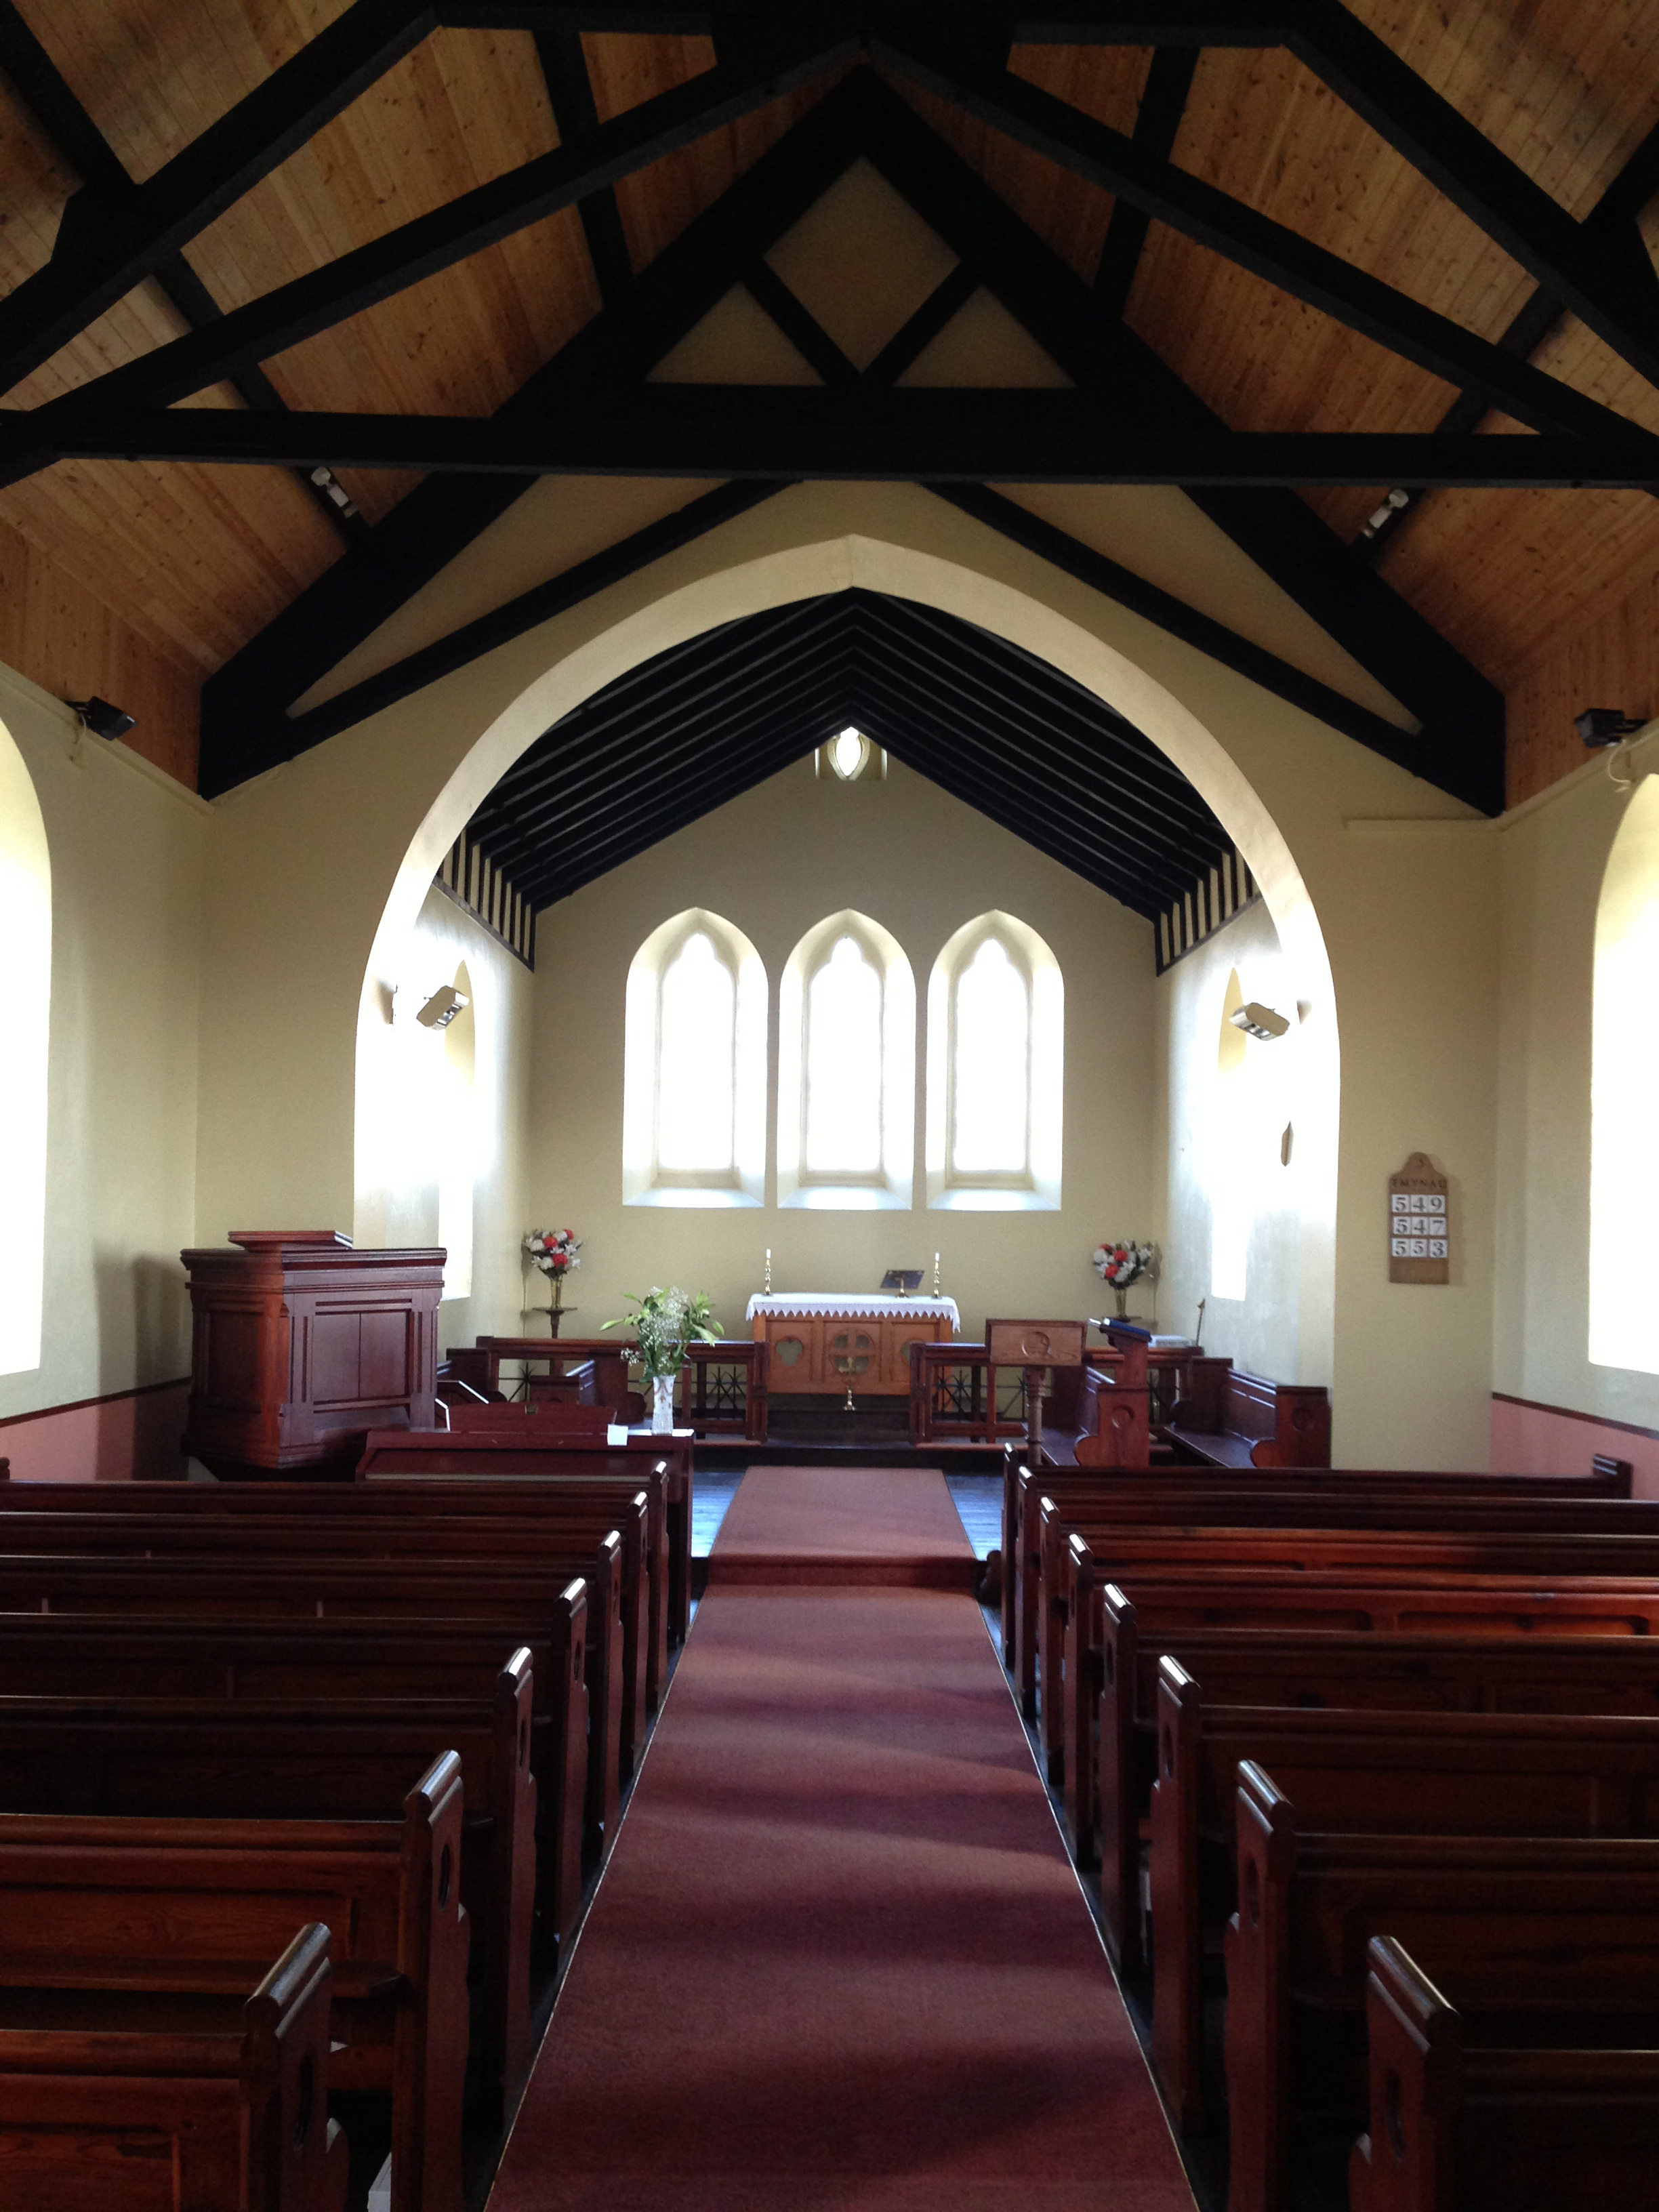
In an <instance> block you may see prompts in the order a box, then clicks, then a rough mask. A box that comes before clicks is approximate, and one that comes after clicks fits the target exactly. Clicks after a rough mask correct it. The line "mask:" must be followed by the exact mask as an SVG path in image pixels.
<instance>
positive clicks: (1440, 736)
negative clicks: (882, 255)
mask: <svg viewBox="0 0 1659 2212" xmlns="http://www.w3.org/2000/svg"><path fill="white" fill-rule="evenodd" d="M852 82H854V83H856V84H859V85H860V86H861V87H862V90H861V94H860V96H861V97H862V99H863V100H864V102H865V105H866V111H867V112H866V116H865V118H864V123H863V134H864V145H865V150H866V154H867V155H868V158H869V159H870V160H871V161H872V162H873V163H874V165H875V166H876V167H877V168H878V169H879V170H880V172H881V173H882V174H883V175H884V177H885V178H886V179H887V180H888V182H889V183H890V185H892V186H893V187H894V189H895V191H899V192H901V193H902V195H903V196H904V197H906V198H908V200H909V202H910V204H911V205H912V206H913V207H914V208H915V210H916V211H917V213H918V214H920V215H921V216H922V217H923V218H924V219H925V220H926V221H927V222H930V223H931V224H932V225H933V228H934V229H935V230H936V231H938V233H939V235H940V237H941V238H943V239H944V240H945V241H946V242H947V244H949V245H950V246H951V247H952V248H953V249H954V250H955V251H956V252H957V253H958V254H959V255H960V256H961V257H962V258H963V259H964V260H965V261H968V262H970V263H971V264H972V265H974V266H975V268H976V269H977V270H979V272H980V274H981V279H982V281H983V282H984V283H985V284H986V286H987V289H989V290H990V291H992V292H993V293H994V294H995V295H996V297H997V298H998V299H999V300H1000V301H1001V302H1002V304H1003V305H1004V307H1006V308H1007V309H1008V311H1009V312H1010V313H1011V314H1012V315H1013V316H1014V317H1015V318H1016V319H1017V320H1018V321H1020V322H1022V323H1024V325H1025V327H1026V329H1027V330H1028V331H1030V334H1031V336H1032V337H1034V338H1036V341H1037V343H1039V344H1040V345H1042V346H1043V347H1044V348H1046V349H1047V350H1048V352H1049V353H1050V354H1052V355H1053V356H1054V359H1055V360H1056V361H1057V362H1059V363H1060V367H1061V368H1064V369H1065V370H1066V374H1068V375H1069V376H1070V377H1071V378H1072V379H1073V381H1074V382H1076V383H1077V384H1079V386H1084V387H1085V389H1090V390H1093V391H1096V392H1099V393H1101V394H1102V395H1103V398H1106V399H1109V403H1110V404H1113V405H1116V406H1123V405H1126V404H1127V406H1128V407H1129V408H1131V409H1132V410H1133V411H1134V412H1135V414H1136V416H1137V417H1138V419H1139V420H1141V421H1144V422H1148V423H1163V424H1165V425H1179V424H1182V423H1188V424H1190V423H1200V424H1204V425H1206V426H1209V427H1210V428H1217V429H1219V428H1225V425H1223V424H1222V423H1221V422H1220V418H1219V417H1218V416H1216V415H1215V414H1214V413H1212V410H1210V409H1209V408H1207V407H1206V406H1205V404H1204V403H1203V402H1202V401H1201V400H1200V399H1199V398H1197V397H1196V395H1195V394H1194V393H1193V392H1189V391H1188V388H1187V386H1185V385H1184V384H1182V381H1181V380H1180V378H1179V377H1178V376H1177V375H1176V374H1175V372H1174V370H1173V369H1171V368H1169V367H1168V366H1167V365H1166V364H1165V363H1164V362H1162V361H1160V360H1159V359H1158V356H1157V355H1156V354H1154V353H1153V352H1152V349H1151V348H1150V347H1149V346H1148V345H1146V343H1144V341H1142V340H1141V339H1139V338H1138V337H1136V336H1135V334H1134V333H1133V331H1131V330H1130V329H1129V328H1128V326H1127V325H1126V324H1123V323H1121V322H1113V321H1111V320H1110V319H1109V318H1107V317H1105V316H1103V314H1102V313H1101V312H1100V307H1099V303H1098V301H1097V300H1096V299H1095V297H1094V295H1093V294H1092V293H1091V291H1090V289H1089V288H1088V286H1087V285H1085V283H1083V282H1082V281H1081V279H1080V278H1079V276H1077V275H1076V273H1075V272H1074V271H1073V270H1072V269H1070V268H1069V267H1067V265H1066V263H1064V262H1063V261H1062V260H1061V259H1060V257H1059V255H1058V254H1057V253H1055V252H1054V251H1053V250H1052V249H1051V248H1050V247H1049V246H1047V245H1046V244H1045V243H1044V242H1043V240H1042V239H1040V238H1039V237H1037V235H1036V233H1035V232H1033V231H1032V230H1030V228H1028V227H1027V226H1026V225H1025V224H1024V222H1021V220H1020V219H1019V217H1018V216H1017V215H1015V214H1014V212H1013V210H1012V209H1011V208H1009V207H1008V206H1007V205H1006V203H1005V202H1003V201H1002V200H1001V199H1000V198H999V197H997V195H996V193H995V192H994V191H992V190H991V188H990V186H989V185H987V184H986V183H985V181H984V179H982V178H981V177H980V176H979V174H978V173H977V172H976V171H975V170H974V169H973V168H971V167H969V165H968V163H967V162H965V161H963V160H962V159H961V157H960V156H959V155H957V154H956V153H955V152H954V151H953V150H952V149H951V148H950V147H948V146H947V145H946V144H945V142H944V141H943V140H942V139H941V138H940V137H939V136H938V135H937V134H936V133H935V132H933V131H929V130H928V129H927V126H926V125H924V124H922V123H921V120H920V119H919V118H917V117H916V116H915V114H914V113H913V112H911V110H910V109H909V108H908V106H906V105H905V103H904V102H903V101H902V100H901V99H900V98H899V97H898V95H897V94H896V93H893V92H892V91H890V90H889V89H888V88H886V87H884V86H883V85H882V84H880V82H878V81H877V80H875V79H873V78H872V76H871V75H870V73H869V72H868V71H861V72H860V75H859V76H858V77H857V78H855V79H854V80H852ZM1189 496H1190V497H1191V498H1192V500H1193V501H1194V505H1195V506H1197V507H1199V508H1200V510H1201V511H1202V512H1203V513H1205V514H1206V515H1207V516H1208V517H1209V519H1210V520H1212V522H1213V523H1215V525H1216V526H1217V527H1218V528H1219V529H1220V530H1222V531H1223V532H1225V534H1226V535H1227V536H1228V537H1229V538H1231V539H1232V540H1233V542H1234V543H1235V544H1237V545H1238V546H1239V547H1240V548H1241V550H1243V551H1244V552H1245V553H1247V554H1248V555H1249V557H1250V559H1251V560H1252V561H1254V562H1255V563H1256V565H1257V567H1258V568H1261V570H1262V571H1263V573H1264V574H1267V576H1269V577H1270V578H1271V579H1272V580H1273V582H1275V583H1276V584H1278V585H1279V587H1280V588H1281V589H1282V590H1283V591H1285V592H1287V593H1288V595H1289V596H1290V597H1291V599H1293V600H1294V601H1295V602H1296V604H1297V605H1298V606H1300V607H1301V608H1303V609H1304V611H1305V612H1307V613H1308V614H1310V615H1311V616H1312V617H1313V618H1314V620H1315V621H1316V622H1317V623H1319V624H1320V626H1321V627H1322V629H1324V630H1325V631H1326V632H1327V633H1328V635H1330V637H1331V638H1332V639H1333V640H1334V641H1335V642H1336V643H1337V644H1338V645H1339V646H1340V647H1342V648H1343V650H1344V651H1345V652H1346V653H1348V654H1349V655H1350V656H1351V657H1352V659H1355V660H1357V661H1358V664H1359V665H1360V666H1361V667H1362V668H1364V669H1365V670H1366V671H1367V672H1368V673H1369V674H1370V675H1371V676H1372V677H1373V678H1375V679H1376V682H1377V683H1379V684H1381V685H1382V686H1383V690H1386V691H1387V692H1389V694H1390V696H1392V697H1394V698H1395V699H1398V700H1399V702H1401V705H1402V706H1403V707H1404V708H1406V709H1407V712H1408V713H1409V714H1412V715H1413V716H1414V717H1415V719H1416V720H1418V721H1419V722H1420V723H1421V724H1422V725H1423V726H1424V730H1425V735H1426V738H1427V743H1426V744H1425V750H1424V757H1425V765H1424V766H1423V767H1422V768H1420V769H1419V770H1418V771H1417V772H1418V773H1419V774H1422V775H1426V776H1427V777H1428V778H1429V779H1430V780H1431V781H1434V782H1436V783H1438V784H1439V785H1440V786H1441V787H1442V788H1443V789H1445V790H1449V791H1455V792H1456V793H1457V794H1458V795H1459V796H1468V794H1469V793H1470V792H1471V791H1476V790H1478V791H1482V792H1485V793H1486V794H1487V799H1486V800H1480V799H1477V800H1475V801H1474V803H1475V804H1477V805H1482V804H1488V803H1490V805H1492V807H1498V806H1501V805H1502V803H1503V797H1502V794H1503V763H1504V697H1503V694H1502V692H1500V691H1499V690H1498V687H1497V685H1496V684H1492V683H1491V682H1490V681H1489V680H1488V678H1486V677H1485V676H1483V675H1482V674H1481V673H1480V671H1479V670H1478V669H1476V668H1474V666H1473V665H1471V664H1470V662H1469V661H1468V660H1467V659H1465V658H1464V656H1463V655H1462V653H1459V652H1458V651H1457V649H1456V647H1454V646H1452V645H1450V644H1449V643H1448V642H1447V641H1446V640H1445V639H1444V638H1443V637H1442V636H1441V635H1440V634H1439V632H1438V631H1437V629H1435V628H1434V627H1433V625H1432V624H1431V623H1429V622H1427V621H1426V620H1425V618H1424V617H1423V616H1421V615H1419V613H1418V612H1417V611H1416V610H1415V609H1414V608H1413V607H1412V606H1411V605H1409V604H1408V603H1407V601H1406V600H1405V599H1402V598H1401V596H1400V594H1399V593H1398V592H1395V591H1393V590H1392V589H1391V588H1390V587H1389V585H1388V584H1387V583H1386V582H1385V581H1384V580H1383V579H1382V578H1381V577H1379V576H1377V575H1376V574H1374V572H1373V571H1372V570H1371V569H1370V567H1369V566H1368V565H1367V563H1366V562H1364V560H1363V558H1361V557H1360V556H1358V555H1357V554H1354V553H1352V551H1351V550H1349V548H1348V547H1347V545H1346V544H1345V543H1344V541H1343V540H1342V539H1341V538H1339V537H1338V536H1337V535H1336V533H1335V532H1334V531H1333V530H1331V529H1330V528H1329V527H1328V526H1327V525H1326V524H1325V523H1323V522H1322V521H1321V520H1320V519H1319V517H1318V516H1317V515H1316V513H1314V512H1313V510H1312V508H1311V507H1309V506H1308V504H1307V502H1306V501H1305V500H1304V499H1302V498H1301V497H1300V496H1299V495H1298V494H1297V493H1296V492H1294V491H1290V490H1285V489H1276V490H1271V491H1249V490H1204V489H1196V490H1194V491H1193V492H1192V493H1191V494H1190V495H1189ZM1314 711H1317V710H1314ZM1335 726H1337V727H1338V728H1341V727H1343V726H1344V725H1342V724H1341V723H1340V722H1339V723H1337V724H1336V725H1335ZM1381 727H1382V728H1383V729H1386V728H1387V725H1386V724H1382V725H1381ZM1350 734H1351V735H1357V734H1358V732H1356V731H1354V730H1352V729H1351V730H1350ZM1361 742H1362V743H1364V742H1368V740H1366V739H1364V738H1361ZM1378 749H1379V750H1382V749H1383V748H1382V747H1381V746H1379V748H1378ZM1494 793H1495V794H1496V797H1495V798H1493V796H1492V795H1493V794H1494Z"/></svg>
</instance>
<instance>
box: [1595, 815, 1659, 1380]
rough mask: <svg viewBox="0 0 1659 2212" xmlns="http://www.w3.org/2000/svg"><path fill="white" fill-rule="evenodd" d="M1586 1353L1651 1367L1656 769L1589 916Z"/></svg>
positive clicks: (1656, 1338)
mask: <svg viewBox="0 0 1659 2212" xmlns="http://www.w3.org/2000/svg"><path fill="white" fill-rule="evenodd" d="M1593 1037H1594V1042H1593V1044H1592V1047H1591V1061H1590V1243H1589V1356H1590V1360H1591V1363H1592V1364H1593V1365H1595V1366H1597V1367H1626V1368H1633V1369H1634V1370H1636V1371H1637V1372H1638V1373H1639V1374H1644V1375H1659V1267H1656V1266H1655V1264H1654V1255H1655V1252H1656V1251H1659V1157H1656V1154H1655V1151H1654V1146H1653V1142H1652V1138H1651V1134H1650V1125H1651V1121H1652V1115H1653V1101H1654V1096H1655V1091H1656V1086H1659V776H1649V777H1647V778H1646V779H1645V780H1644V781H1643V782H1642V783H1641V784H1640V785H1639V786H1638V788H1637V791H1636V793H1635V796H1634V797H1633V798H1632V800H1631V802H1630V805H1628V807H1627V808H1626V811H1625V818H1624V820H1623V821H1622V822H1621V823H1620V826H1619V834H1618V836H1616V837H1615V838H1614V839H1613V850H1612V851H1611V852H1610V853H1609V854H1608V855H1607V872H1606V873H1605V875H1604V876H1603V878H1602V879H1601V905H1600V907H1599V908H1598V909H1597V912H1596V917H1595V1016H1594V1032H1593Z"/></svg>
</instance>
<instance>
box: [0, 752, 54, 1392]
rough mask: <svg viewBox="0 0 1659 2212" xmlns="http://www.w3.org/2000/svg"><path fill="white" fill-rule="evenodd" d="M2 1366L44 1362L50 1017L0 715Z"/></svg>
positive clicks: (44, 935)
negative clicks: (3, 1040)
mask: <svg viewBox="0 0 1659 2212" xmlns="http://www.w3.org/2000/svg"><path fill="white" fill-rule="evenodd" d="M0 957H3V960H4V964H5V976H6V1010H5V1027H6V1053H5V1073H4V1075H3V1077H0V1160H3V1161H4V1164H5V1168H4V1173H3V1175H0V1255H3V1257H0V1375H19V1374H25V1373H27V1372H28V1371H29V1370H32V1369H33V1368H36V1367H38V1366H39V1365H40V1324H41V1308H42V1300H43V1296H44V1291H45V1273H46V1083H47V1065H48V1049H49V1045H50V1037H51V1022H52V856H51V854H50V853H49V851H48V850H47V846H46V822H45V819H44V817H43V816H42V814H41V811H40V799H38V797H37V796H36V794H35V789H34V783H33V778H32V777H31V776H30V775H29V772H28V769H27V766H26V765H25V763H24V760H23V756H22V754H21V751H20V750H19V749H18V746H17V744H16V741H15V738H13V737H12V734H11V732H10V731H9V730H8V729H7V727H6V726H5V724H4V723H3V722H0Z"/></svg>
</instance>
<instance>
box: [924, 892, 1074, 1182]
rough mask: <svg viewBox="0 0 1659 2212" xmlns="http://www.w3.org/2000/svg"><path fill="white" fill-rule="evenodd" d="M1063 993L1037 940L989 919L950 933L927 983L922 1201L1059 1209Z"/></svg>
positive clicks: (1015, 924) (1006, 919)
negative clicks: (924, 1184) (924, 1192)
mask: <svg viewBox="0 0 1659 2212" xmlns="http://www.w3.org/2000/svg"><path fill="white" fill-rule="evenodd" d="M1065 1033H1066V987H1065V982H1064V979H1063V978H1062V976H1061V975H1060V963H1059V962H1058V961H1057V960H1056V959H1055V958H1054V954H1053V953H1052V952H1051V951H1049V949H1048V945H1046V944H1044V942H1043V940H1042V938H1040V937H1039V936H1038V935H1037V933H1036V931H1035V930H1034V929H1032V928H1030V927H1029V926H1028V925H1027V924H1026V923H1024V922H1023V921H1018V920H1017V919H1016V918H1015V916H1014V915H1010V914H1001V913H998V912H992V913H990V914H982V915H980V916H979V917H978V918H977V920H975V921H970V922H969V923H967V924H966V925H965V926H964V927H963V928H961V929H959V930H957V933H956V934H955V936H954V937H952V938H951V940H950V942H949V943H948V944H947V945H945V949H944V951H942V952H941V953H940V954H939V958H938V959H937V960H936V961H935V962H934V963H933V975H931V977H930V978H929V979H928V984H927V1203H928V1205H929V1206H938V1207H943V1208H945V1209H947V1210H953V1211H956V1212H975V1213H990V1212H1053V1211H1054V1210H1055V1209H1057V1208H1058V1206H1059V1205H1060V1155H1061V1148H1062V1145H1063V1142H1064V1134H1065V1130H1064V1120H1065V1103H1064V1096H1063V1094H1064V1089H1065V1072H1066V1034H1065Z"/></svg>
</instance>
